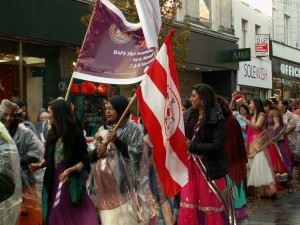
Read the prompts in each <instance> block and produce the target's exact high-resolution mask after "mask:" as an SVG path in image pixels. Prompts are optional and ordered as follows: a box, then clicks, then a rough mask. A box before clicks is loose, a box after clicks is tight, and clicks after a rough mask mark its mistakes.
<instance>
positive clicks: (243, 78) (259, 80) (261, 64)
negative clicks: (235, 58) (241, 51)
mask: <svg viewBox="0 0 300 225" xmlns="http://www.w3.org/2000/svg"><path fill="white" fill-rule="evenodd" d="M239 68H240V69H239V71H238V76H237V84H239V85H245V86H253V87H260V88H267V89H271V88H272V65H271V62H268V61H264V60H259V59H256V58H251V61H248V62H240V63H239Z"/></svg>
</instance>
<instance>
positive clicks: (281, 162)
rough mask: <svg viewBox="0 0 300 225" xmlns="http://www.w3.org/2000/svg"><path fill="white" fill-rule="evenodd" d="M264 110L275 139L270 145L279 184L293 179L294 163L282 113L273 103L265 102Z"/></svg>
mask: <svg viewBox="0 0 300 225" xmlns="http://www.w3.org/2000/svg"><path fill="white" fill-rule="evenodd" d="M264 110H265V112H266V114H267V118H268V126H267V130H268V133H269V135H270V137H271V138H272V139H273V141H272V144H270V145H269V153H270V157H271V161H272V166H273V171H274V174H275V177H276V179H277V181H278V182H281V181H287V180H288V179H292V177H293V163H292V159H291V154H290V150H289V146H288V142H287V140H286V139H285V138H284V137H283V135H284V132H285V130H286V128H285V125H284V122H283V116H282V113H281V112H280V111H279V109H278V108H277V106H276V105H274V104H273V103H272V102H271V101H269V100H266V101H265V102H264Z"/></svg>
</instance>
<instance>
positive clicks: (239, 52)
mask: <svg viewBox="0 0 300 225" xmlns="http://www.w3.org/2000/svg"><path fill="white" fill-rule="evenodd" d="M249 60H251V50H250V48H241V49H236V50H232V62H244V61H249Z"/></svg>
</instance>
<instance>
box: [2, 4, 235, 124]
mask: <svg viewBox="0 0 300 225" xmlns="http://www.w3.org/2000/svg"><path fill="white" fill-rule="evenodd" d="M89 2H93V0H44V1H39V0H28V1H23V0H15V1H0V12H1V13H0V100H2V99H4V98H8V99H11V98H14V99H17V98H21V99H24V100H26V102H27V103H28V106H29V108H28V114H29V117H30V120H31V121H35V120H36V118H37V116H38V111H39V109H40V108H41V107H46V106H47V103H48V102H49V101H50V99H51V98H57V97H59V96H62V97H64V96H65V94H66V91H67V88H68V84H69V81H70V78H71V76H72V72H73V69H74V64H75V62H76V60H77V54H76V53H77V51H78V49H79V48H80V46H81V44H82V41H83V39H84V35H85V32H86V29H87V27H86V26H85V25H84V24H83V23H81V22H80V19H81V18H82V16H84V15H87V14H90V13H91V10H90V9H89V6H88V3H89ZM182 3H183V8H182V10H180V11H179V12H178V13H177V21H176V24H175V26H177V25H178V26H180V25H181V24H182V23H183V21H184V20H188V21H189V22H190V23H191V34H190V41H189V42H188V43H186V47H187V48H189V54H188V56H187V58H186V64H185V66H184V67H183V68H182V70H180V71H179V72H178V75H179V83H180V87H181V95H182V99H185V98H189V97H190V93H191V87H192V86H193V85H195V84H198V83H202V82H203V83H207V84H210V85H211V86H213V87H214V88H215V90H216V92H217V93H218V94H220V95H224V96H227V97H229V96H230V95H231V92H232V91H233V90H234V89H235V83H236V77H235V76H236V72H237V70H238V63H236V62H232V61H231V60H230V59H228V55H230V54H231V52H232V50H235V49H238V45H237V41H238V38H236V37H235V36H234V30H233V21H232V16H231V15H232V14H231V13H232V5H231V0H182ZM229 58H230V57H229ZM220 81H222V82H220ZM135 88H136V87H133V86H125V87H120V89H121V94H123V95H125V96H132V95H133V94H134V91H135ZM107 97H108V96H107ZM95 98H96V97H95ZM78 99H79V100H78V104H80V105H81V107H82V108H90V107H91V105H90V103H91V101H90V100H89V99H86V98H84V97H83V96H82V98H78ZM93 101H94V100H93ZM95 101H98V99H95ZM97 104H98V103H97ZM95 110H96V108H95ZM132 111H133V112H134V114H136V115H137V114H138V109H137V106H134V108H133V110H132ZM97 113H98V111H97ZM97 113H94V114H95V115H94V114H93V113H87V114H86V115H87V116H86V118H85V117H84V115H83V116H82V115H81V116H82V118H81V119H82V121H89V123H88V124H89V125H88V126H91V127H92V126H95V123H94V121H99V120H101V118H98V117H99V116H98V115H96V114H97ZM94 117H95V118H94ZM96 117H97V118H96ZM92 129H93V127H92V128H91V130H92Z"/></svg>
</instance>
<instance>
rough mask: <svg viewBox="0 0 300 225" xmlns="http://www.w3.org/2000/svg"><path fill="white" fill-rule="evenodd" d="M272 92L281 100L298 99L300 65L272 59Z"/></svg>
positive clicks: (299, 92) (299, 95)
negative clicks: (280, 97)
mask: <svg viewBox="0 0 300 225" xmlns="http://www.w3.org/2000/svg"><path fill="white" fill-rule="evenodd" d="M272 68H273V92H274V94H275V95H279V96H282V98H283V99H287V100H292V99H299V98H300V64H298V63H294V62H291V61H288V60H284V59H280V58H277V57H273V58H272Z"/></svg>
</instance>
